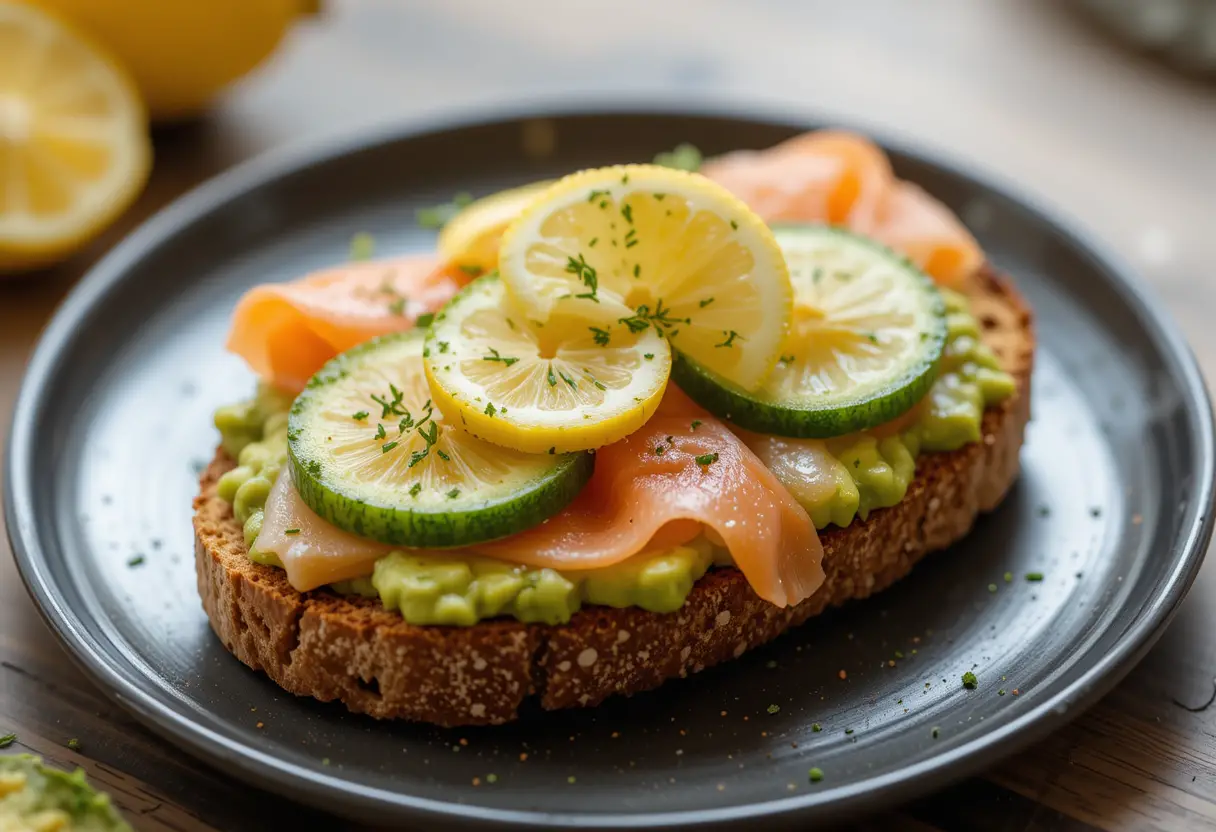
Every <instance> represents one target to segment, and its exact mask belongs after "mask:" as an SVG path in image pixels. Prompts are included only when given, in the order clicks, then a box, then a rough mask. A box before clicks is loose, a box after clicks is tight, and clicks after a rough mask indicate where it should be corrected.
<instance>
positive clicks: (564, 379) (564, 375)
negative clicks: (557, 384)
mask: <svg viewBox="0 0 1216 832" xmlns="http://www.w3.org/2000/svg"><path fill="white" fill-rule="evenodd" d="M558 375H559V376H561V377H562V381H564V382H566V384H569V385H570V386H571V387H573V388H574V389H575V390H577V389H578V385H577V384H575V383H574V379H572V378H570V376H568V375H566V374H565V373H558Z"/></svg>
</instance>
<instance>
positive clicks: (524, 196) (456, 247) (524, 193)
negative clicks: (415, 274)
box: [439, 182, 553, 273]
mask: <svg viewBox="0 0 1216 832" xmlns="http://www.w3.org/2000/svg"><path fill="white" fill-rule="evenodd" d="M552 184H553V183H552V182H536V183H534V184H531V185H524V186H522V187H519V188H511V189H510V190H506V191H499V192H498V193H496V194H491V195H490V196H487V197H483V198H481V199H479V200H476V201H475V202H471V203H469V205H468V206H466V207H465V208H464V209H463V210H461V212H460V213H459V214H457V215H456V216H454V217H452V219H451V221H450V222H448V224H447V225H445V226H444V227H443V231H441V232H439V253H440V254H441V255H443V258H444V259H445V260H447V261H449V262H450V263H452V264H453V265H454V266H457V267H459V268H461V269H464V270H465V271H467V272H470V273H483V272H488V271H492V270H493V269H495V268H497V267H498V244H499V241H500V240H501V239H502V232H503V231H505V230H506V228H507V225H508V224H510V222H511V221H512V220H513V219H515V218H516V217H518V216H519V215H520V214H522V213H523V210H524V209H525V208H527V207H528V205H529V204H531V202H532V200H534V199H536V197H537V195H538V194H540V193H542V192H543V191H544V190H545V189H546V188H548V187H549V186H550V185H552Z"/></svg>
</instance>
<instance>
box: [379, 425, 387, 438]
mask: <svg viewBox="0 0 1216 832" xmlns="http://www.w3.org/2000/svg"><path fill="white" fill-rule="evenodd" d="M385 436H387V434H386V433H385V432H384V422H377V423H376V438H377V439H383V438H384V437H385Z"/></svg>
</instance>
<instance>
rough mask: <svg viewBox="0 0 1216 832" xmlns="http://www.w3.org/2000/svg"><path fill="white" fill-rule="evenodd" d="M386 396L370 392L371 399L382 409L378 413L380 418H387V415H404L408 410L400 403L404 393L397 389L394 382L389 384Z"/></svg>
mask: <svg viewBox="0 0 1216 832" xmlns="http://www.w3.org/2000/svg"><path fill="white" fill-rule="evenodd" d="M388 389H389V395H388V396H377V395H376V394H375V393H372V397H371V398H372V401H374V402H375V403H376V404H378V405H380V408H381V410H382V411H383V412H382V413H381V414H380V418H381V419H387V418H388V417H389V416H406V415H408V414H409V411H408V410H406V409H405V407H404V406H403V405H402V404H401V400H402V399H403V398H404V397H405V393H403V392H402V391H400V390H398V389H397V386H396V385H395V384H389V386H388Z"/></svg>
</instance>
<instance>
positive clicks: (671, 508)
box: [477, 388, 824, 607]
mask: <svg viewBox="0 0 1216 832" xmlns="http://www.w3.org/2000/svg"><path fill="white" fill-rule="evenodd" d="M669 390H672V392H671V393H669V394H667V396H665V397H664V401H663V406H661V407H660V408H659V412H658V413H657V414H656V415H655V416H654V417H652V418H651V419H650V421H649V422H647V423H646V424H645V425H644V426H643V427H642V428H641V429H640V430H638V431H637V432H635V433H634V434H632V435H630V436H628V437H626V438H625V439H622V440H621V441H620V442H616V443H614V444H612V445H609V446H607V447H604V448H600V449H599V450H598V451H596V456H595V473H594V474H593V475H592V477H591V481H590V482H589V483H588V484H587V485H586V487H584V489H583V490H582V492H580V493H579V496H578V497H577V498H575V500H574V502H573V503H571V504H570V506H569V507H568V508H567V509H566V510H565V511H563V512H561V513H559V514H558V515H556V516H554V517H552V518H550V519H549V520H547V521H546V522H544V523H542V524H541V525H540V526H537V527H536V528H533V529H529V530H528V531H525V532H521V533H520V534H517V535H514V536H512V537H509V538H506V539H504V540H501V541H497V542H495V543H488V544H485V545H483V546H479V547H477V549H478V552H479V553H480V554H485V555H489V556H491V557H496V558H499V559H501V560H506V561H510V562H512V563H522V564H526V565H528V566H535V567H550V568H553V569H560V570H581V569H593V568H597V567H604V566H611V565H612V564H614V563H619V562H621V561H623V560H625V559H626V558H628V557H630V556H632V555H635V554H637V553H639V552H641V551H643V550H645V549H657V548H664V547H668V546H676V545H679V544H680V543H684V542H687V541H688V540H691V539H692V538H693V537H696V536H697V535H698V534H699V533H700V532H701V530H702V529H705V531H706V534H707V535H708V536H709V537H710V539H711V540H713V541H714V542H715V543H720V544H722V545H724V546H725V548H726V549H727V550H728V551H729V552H730V554H731V559H732V560H733V561H734V563H735V566H736V567H737V568H738V569H739V571H741V572H742V573H743V575H744V577H745V578H747V581H748V583H749V584H750V585H751V587H752V590H753V591H754V592H755V593H756V594H757V595H759V596H760V597H761V598H763V599H764V600H766V601H768V602H770V603H772V604H776V605H777V606H779V607H784V606H787V605H792V604H797V603H798V602H799V601H802V600H803V599H805V598H807V597H809V596H810V595H811V594H812V593H813V592H814V591H815V590H816V589H818V588H819V587H820V585H821V584H822V583H823V580H824V573H823V567H822V565H821V564H822V560H823V547H822V546H821V545H820V543H819V536H818V534H817V533H816V531H815V527H814V525H813V524H812V523H811V519H810V517H809V516H808V515H807V513H806V511H805V510H804V509H803V508H802V506H800V505H799V504H798V503H797V502H796V501H795V500H794V498H793V497H791V496H790V494H789V492H787V491H786V490H785V488H784V486H782V485H781V483H780V482H778V481H777V478H776V477H775V476H774V475H773V474H772V472H771V471H769V470H768V468H766V467H765V466H764V464H763V463H762V462H761V461H760V460H759V459H758V458H757V457H756V455H755V454H753V453H752V452H751V451H750V450H748V448H747V446H746V445H744V444H743V443H742V442H741V441H740V440H739V439H738V438H736V437H735V435H734V434H732V433H731V432H730V430H729V429H727V427H726V425H725V424H723V423H722V422H720V421H718V420H717V419H715V418H714V417H713V416H710V415H709V414H708V413H706V412H705V411H703V410H701V409H700V408H698V407H697V406H696V405H694V404H692V402H691V401H690V400H689V399H688V398H687V397H686V396H684V394H682V393H680V392H679V391H677V390H674V389H672V388H669Z"/></svg>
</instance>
